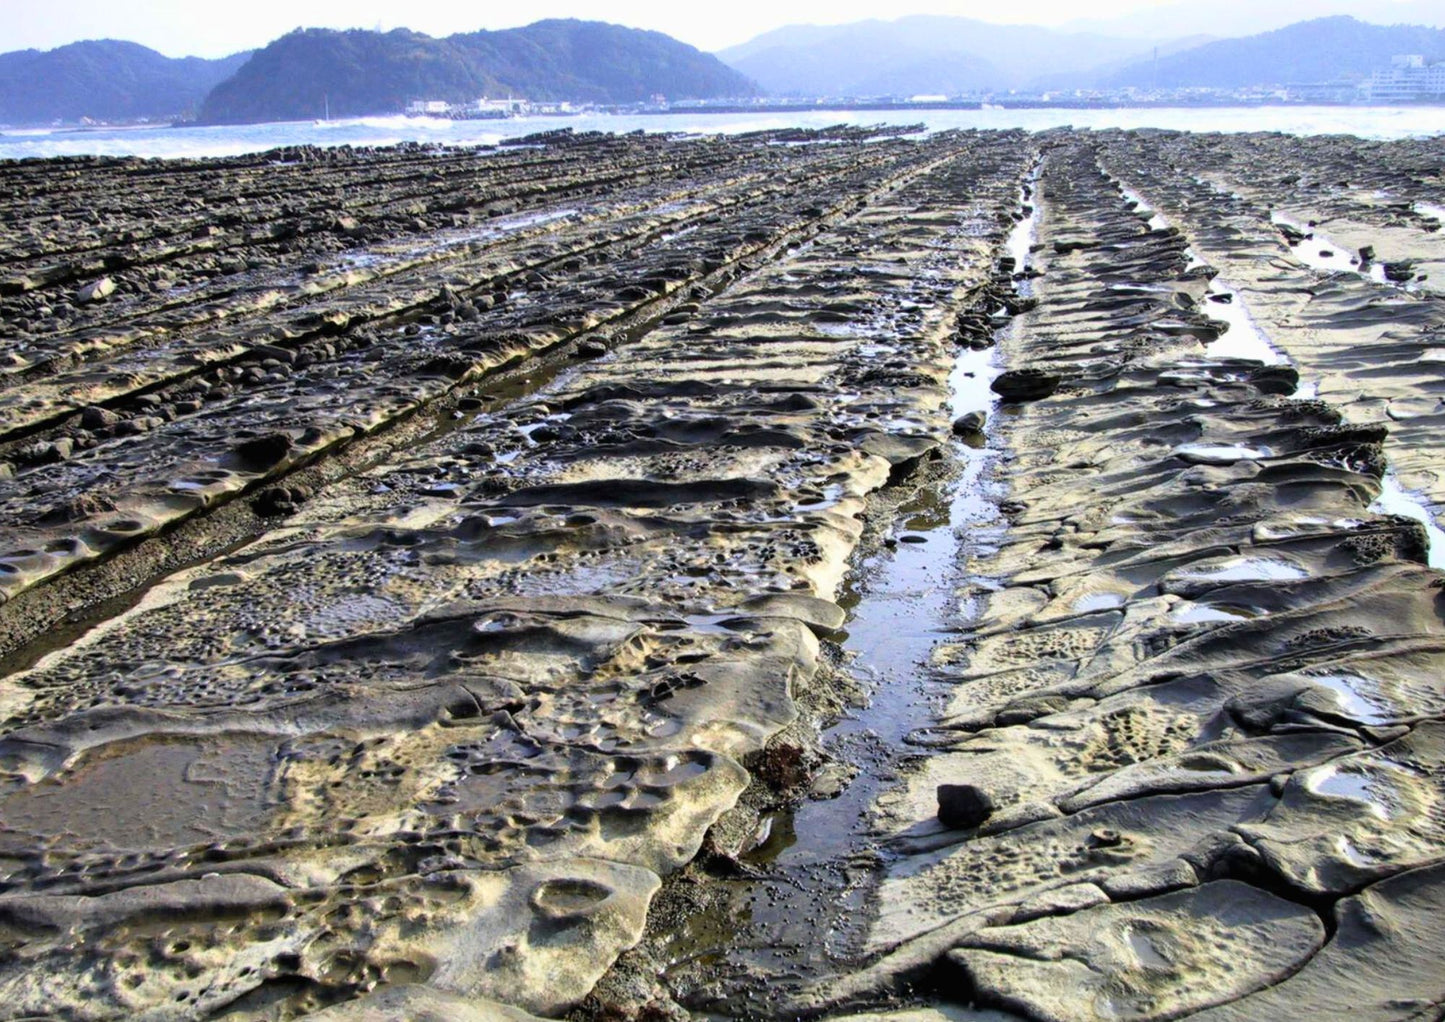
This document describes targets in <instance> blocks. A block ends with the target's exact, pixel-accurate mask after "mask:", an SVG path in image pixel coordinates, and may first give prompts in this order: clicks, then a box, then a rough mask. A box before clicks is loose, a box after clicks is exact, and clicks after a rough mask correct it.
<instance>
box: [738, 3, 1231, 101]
mask: <svg viewBox="0 0 1445 1022" xmlns="http://www.w3.org/2000/svg"><path fill="white" fill-rule="evenodd" d="M1208 39H1209V37H1207V36H1206V37H1194V38H1187V39H1169V40H1162V41H1158V42H1155V41H1140V40H1138V39H1127V38H1117V37H1111V36H1104V35H1098V34H1093V33H1072V32H1060V31H1057V30H1054V29H1048V28H1043V27H1040V26H1036V25H995V24H993V23H991V22H986V21H976V20H973V19H971V18H952V17H940V16H932V15H915V16H911V17H905V18H899V19H897V20H896V21H878V20H872V21H859V22H852V23H850V24H846V25H830V26H819V25H791V26H788V27H785V28H780V29H776V30H774V31H772V32H767V33H764V34H763V35H760V36H758V37H757V38H755V39H752V40H750V41H748V42H746V43H743V44H742V45H740V46H734V47H731V48H729V49H726V50H721V51H719V53H718V56H719V57H720V58H722V60H723V61H725V62H726V63H727V64H729V65H731V66H732V67H734V68H736V69H737V70H739V71H741V72H742V73H743V74H745V75H747V76H748V77H749V78H752V79H753V80H754V81H756V82H757V83H758V84H759V85H760V86H761V87H762V88H763V90H764V91H766V92H768V93H771V94H775V95H784V96H788V95H792V96H910V95H915V94H918V93H944V94H956V93H960V92H970V91H974V90H989V89H999V90H1003V89H1013V88H1024V87H1028V86H1032V85H1033V84H1034V83H1035V82H1037V81H1038V80H1039V79H1041V78H1043V77H1044V76H1045V75H1048V76H1050V77H1051V78H1057V79H1060V80H1062V81H1070V82H1072V81H1078V80H1083V79H1088V78H1092V77H1093V76H1094V75H1095V74H1096V73H1097V72H1098V71H1099V70H1100V69H1101V68H1108V69H1114V68H1122V67H1124V66H1126V65H1127V64H1129V63H1132V62H1134V61H1140V60H1143V59H1145V58H1146V57H1147V56H1150V55H1152V52H1153V49H1154V47H1155V46H1156V45H1157V46H1159V47H1160V49H1161V52H1165V53H1172V52H1175V51H1177V50H1180V49H1185V48H1188V47H1190V46H1193V45H1197V44H1199V43H1201V42H1207V41H1208Z"/></svg>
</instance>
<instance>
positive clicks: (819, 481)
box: [0, 128, 1445, 1022]
mask: <svg viewBox="0 0 1445 1022" xmlns="http://www.w3.org/2000/svg"><path fill="white" fill-rule="evenodd" d="M911 131H912V129H898V130H892V129H860V128H836V129H829V130H824V131H802V130H789V131H784V132H774V133H769V132H760V133H755V134H751V135H745V136H735V137H731V138H727V137H705V138H703V137H676V138H670V137H663V136H648V135H642V134H637V135H631V136H623V137H618V136H610V135H600V134H583V135H574V134H570V133H565V132H562V133H552V134H548V135H545V136H537V137H531V138H527V139H520V140H515V142H514V143H512V144H503V145H502V146H500V147H497V148H494V149H447V148H437V147H425V146H402V147H396V148H387V149H377V150H352V149H347V148H339V149H327V150H322V149H310V148H303V149H286V150H277V151H272V152H267V153H261V154H257V155H255V156H250V157H242V158H234V159H224V160H205V161H194V162H187V161H153V160H136V159H102V158H93V159H60V160H50V161H23V162H9V163H0V181H3V183H4V187H3V188H0V210H3V215H0V512H3V513H0V1018H3V1019H41V1018H44V1019H52V1018H53V1019H66V1020H101V1019H121V1018H125V1019H145V1020H161V1019H225V1020H234V1022H240V1020H262V1019H265V1020H281V1019H291V1018H297V1017H301V1016H308V1017H315V1018H317V1019H325V1020H332V1022H355V1020H382V1019H397V1018H408V1019H428V1020H461V1022H482V1020H486V1022H494V1020H512V1022H521V1020H526V1019H538V1018H552V1019H560V1018H571V1019H576V1020H579V1022H624V1020H637V1022H644V1020H645V1022H665V1020H682V1019H689V1018H696V1019H794V1018H809V1019H812V1018H826V1019H855V1020H860V1022H862V1020H884V1019H887V1020H893V1022H940V1020H977V1022H1010V1020H1021V1019H1029V1020H1080V1022H1087V1020H1094V1019H1131V1020H1156V1019H1157V1020H1164V1019H1178V1018H1186V1017H1187V1018H1195V1019H1201V1020H1209V1022H1223V1020H1238V1022H1245V1020H1254V1019H1287V1018H1311V1019H1318V1020H1325V1019H1342V1020H1343V1019H1349V1020H1350V1022H1364V1020H1402V1022H1403V1020H1415V1022H1424V1020H1439V1019H1441V1018H1445V969H1442V968H1441V949H1442V948H1445V575H1442V573H1441V571H1440V570H1439V569H1440V567H1441V566H1442V565H1445V533H1441V531H1440V526H1441V524H1442V512H1445V233H1442V232H1441V227H1442V217H1445V179H1442V177H1441V167H1442V166H1445V139H1435V140H1418V141H1405V142H1390V143H1374V142H1366V141H1362V140H1359V139H1353V138H1347V137H1339V136H1335V137H1327V138H1316V139H1300V138H1295V137H1289V136H1282V135H1272V134H1271V135H1263V134H1261V135H1248V134H1241V135H1190V134H1180V133H1172V132H1163V131H1139V132H1117V131H1109V132H1073V131H1067V130H1064V131H1054V132H1048V133H1043V134H1028V133H1024V132H1021V131H1016V132H944V133H938V134H932V135H927V136H924V135H921V134H917V133H910V132H911Z"/></svg>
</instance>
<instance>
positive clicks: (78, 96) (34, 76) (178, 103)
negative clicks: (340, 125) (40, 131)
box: [0, 39, 250, 124]
mask: <svg viewBox="0 0 1445 1022" xmlns="http://www.w3.org/2000/svg"><path fill="white" fill-rule="evenodd" d="M248 57H250V54H249V53H236V54H233V55H231V56H229V57H222V58H221V59H220V60H203V59H201V58H200V57H181V58H179V59H176V58H172V57H167V56H164V55H162V54H160V53H157V52H156V51H155V50H152V49H148V48H146V47H144V46H141V45H140V44H139V43H128V42H122V41H121V40H118V39H98V40H90V41H87V42H80V43H71V44H70V45H68V46H60V47H57V48H56V49H53V50H46V51H43V52H42V51H40V50H16V51H13V52H11V53H3V54H0V123H11V124H40V123H46V122H49V121H54V120H64V121H78V120H80V119H81V118H84V117H91V118H95V119H96V120H109V121H120V120H136V119H139V118H144V117H156V118H162V117H178V116H184V115H187V114H193V113H194V112H195V111H196V109H197V108H198V107H199V106H200V105H201V101H202V100H204V99H205V98H206V95H207V93H209V92H210V91H211V89H213V88H214V87H215V86H216V85H217V84H219V83H220V82H221V81H223V80H225V79H226V78H229V77H231V75H233V74H235V73H236V70H237V69H238V68H239V67H240V66H241V65H242V64H244V63H245V62H246V60H247V58H248Z"/></svg>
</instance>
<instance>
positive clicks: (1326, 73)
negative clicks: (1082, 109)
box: [1099, 16, 1445, 89]
mask: <svg viewBox="0 0 1445 1022" xmlns="http://www.w3.org/2000/svg"><path fill="white" fill-rule="evenodd" d="M1401 53H1415V54H1419V55H1421V56H1423V57H1424V58H1425V59H1426V60H1429V61H1438V60H1445V29H1439V28H1425V27H1422V26H1418V25H1391V26H1385V25H1368V24H1366V23H1364V22H1362V21H1357V20H1355V19H1354V18H1350V17H1344V16H1336V17H1331V18H1316V19H1314V20H1313V21H1302V22H1300V23H1299V24H1296V25H1289V26H1287V27H1285V28H1280V29H1276V30H1274V31H1273V32H1263V33H1261V34H1259V35H1253V36H1247V37H1245V38H1243V39H1221V40H1218V41H1216V42H1211V43H1206V44H1204V45H1203V46H1197V47H1194V48H1193V49H1190V50H1186V51H1185V52H1183V53H1174V54H1172V55H1169V56H1167V57H1161V58H1160V59H1159V61H1158V62H1157V63H1155V62H1153V61H1150V62H1146V63H1141V64H1136V65H1134V66H1132V67H1128V68H1125V69H1123V70H1121V71H1119V72H1117V73H1115V74H1112V75H1108V76H1106V77H1105V78H1103V79H1102V80H1101V81H1100V83H1099V84H1101V85H1104V86H1105V87H1118V86H1130V85H1132V86H1141V87H1152V88H1164V89H1174V88H1189V87H1201V86H1202V87H1212V88H1223V89H1234V88H1246V87H1250V86H1259V85H1288V84H1292V83H1293V84H1300V83H1308V82H1327V81H1331V80H1335V79H1339V78H1342V77H1345V78H1364V77H1368V76H1369V74H1370V72H1371V71H1372V70H1373V69H1375V68H1377V67H1382V66H1384V65H1387V64H1389V63H1390V58H1391V57H1393V56H1395V55H1396V54H1401Z"/></svg>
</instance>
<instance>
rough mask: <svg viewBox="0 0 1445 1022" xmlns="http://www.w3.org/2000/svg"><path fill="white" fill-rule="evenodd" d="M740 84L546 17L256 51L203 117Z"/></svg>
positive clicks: (353, 34) (728, 92) (363, 110)
mask: <svg viewBox="0 0 1445 1022" xmlns="http://www.w3.org/2000/svg"><path fill="white" fill-rule="evenodd" d="M756 91H757V89H756V87H755V86H754V85H753V83H752V82H750V81H749V80H748V79H747V78H745V77H744V76H743V75H741V74H739V73H738V72H737V71H735V70H734V69H732V68H730V67H728V66H727V65H725V64H724V63H722V62H721V61H719V60H718V59H717V58H716V57H714V56H712V55H710V54H706V53H703V52H701V51H700V50H697V49H695V48H694V47H691V46H688V45H687V44H685V43H681V42H678V41H677V40H675V39H673V38H671V37H670V36H666V35H663V34H662V33H660V32H648V31H643V30H640V29H632V28H623V27H622V26H619V25H610V24H606V23H603V22H595V21H577V20H570V19H568V20H548V21H539V22H535V23H533V24H531V25H527V26H525V27H523V28H515V29H504V30H501V31H496V32H489V31H481V32H472V33H464V34H459V35H453V36H447V37H445V38H441V39H437V38H433V37H431V36H427V35H423V34H421V33H419V32H411V31H408V30H406V29H395V30H393V31H391V32H384V33H383V32H373V31H367V30H364V29H352V30H349V31H338V30H335V29H306V30H298V31H296V32H292V33H290V34H289V35H285V36H282V37H281V38H280V39H277V40H276V41H275V42H273V43H271V44H270V45H269V46H266V47H265V48H264V49H261V50H258V51H256V53H255V54H254V55H253V56H252V58H251V59H250V60H249V61H247V62H246V64H245V65H243V66H242V67H241V68H240V69H239V70H238V71H237V73H236V74H235V76H234V77H232V78H230V79H228V80H227V81H225V82H222V83H221V84H219V85H218V86H217V87H216V88H215V89H214V90H213V91H212V92H211V94H210V96H208V97H207V99H206V102H205V104H204V106H203V107H202V109H201V120H202V121H204V122H208V123H244V122H254V121H273V120H293V119H305V118H311V117H317V116H320V114H321V111H322V105H323V102H329V104H330V112H331V114H332V116H343V117H344V116H357V115H363V114H376V113H393V112H397V111H399V110H401V109H402V108H403V106H404V105H405V104H406V103H407V102H408V101H409V100H413V99H443V100H448V101H452V102H461V101H466V100H475V99H477V98H478V97H480V96H482V95H484V94H485V95H491V96H505V95H508V94H514V95H517V96H524V97H526V98H527V99H531V100H574V101H582V102H598V103H630V102H637V101H641V100H646V99H647V98H649V97H650V96H652V95H653V94H658V93H660V94H662V95H665V96H667V97H668V98H670V99H681V98H711V97H717V96H746V95H753V94H754V93H756Z"/></svg>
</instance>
